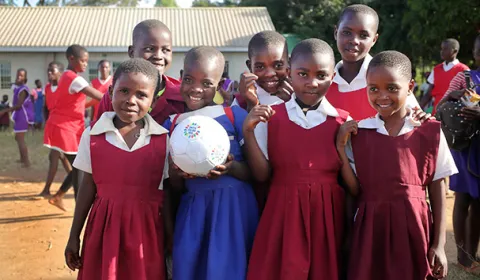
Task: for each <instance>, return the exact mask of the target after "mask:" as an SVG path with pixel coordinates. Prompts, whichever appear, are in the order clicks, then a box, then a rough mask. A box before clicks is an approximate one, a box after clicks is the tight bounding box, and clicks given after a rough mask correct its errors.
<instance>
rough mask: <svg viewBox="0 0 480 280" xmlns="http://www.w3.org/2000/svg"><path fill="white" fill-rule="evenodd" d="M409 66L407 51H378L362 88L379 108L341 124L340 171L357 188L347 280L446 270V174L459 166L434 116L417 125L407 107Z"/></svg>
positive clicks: (419, 278)
mask: <svg viewBox="0 0 480 280" xmlns="http://www.w3.org/2000/svg"><path fill="white" fill-rule="evenodd" d="M411 73H412V71H411V63H410V61H409V60H408V58H407V57H406V56H405V55H403V54H401V53H399V52H396V51H386V52H382V53H379V54H378V55H376V56H375V57H374V58H373V59H372V61H371V62H370V65H369V67H368V70H367V89H368V97H369V102H370V105H371V106H372V107H373V108H374V109H375V110H376V111H377V112H378V114H377V115H376V117H373V118H370V119H365V120H362V121H360V122H359V123H358V124H357V123H356V122H355V121H349V122H346V123H345V124H343V125H342V127H341V128H340V130H339V134H338V137H337V149H338V153H339V155H340V158H341V160H342V162H343V166H342V176H343V178H344V180H345V182H346V183H347V185H348V189H349V191H350V192H351V193H352V194H353V195H358V201H357V207H358V208H357V211H356V215H355V218H354V226H353V236H352V246H351V254H350V261H349V267H348V279H349V280H377V279H378V280H380V279H381V280H383V279H389V280H397V279H398V280H399V279H409V280H410V279H411V280H424V279H426V278H430V277H432V276H433V277H435V278H438V279H441V278H444V277H445V276H446V275H447V259H446V256H445V250H444V246H445V177H447V176H450V175H452V174H455V173H457V172H458V171H457V169H456V167H455V163H454V161H453V158H452V155H451V154H450V151H449V149H448V145H447V142H446V140H445V136H444V135H443V133H442V132H441V128H440V123H439V122H437V121H426V122H425V123H423V124H421V123H420V122H418V121H416V120H415V119H414V118H413V117H412V115H411V113H410V112H408V110H407V109H406V100H407V97H408V96H409V95H410V94H412V90H413V87H414V82H413V80H412V76H411ZM351 134H353V137H352V138H351V140H349V138H350V135H351ZM427 188H428V192H429V197H430V202H431V204H432V210H430V207H429V205H428V203H427V201H426V195H425V190H426V189H427Z"/></svg>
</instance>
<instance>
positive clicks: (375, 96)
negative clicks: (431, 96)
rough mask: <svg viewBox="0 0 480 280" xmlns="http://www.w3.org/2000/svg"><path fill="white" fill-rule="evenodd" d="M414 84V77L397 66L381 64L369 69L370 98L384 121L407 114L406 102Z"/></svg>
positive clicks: (368, 87) (371, 103)
mask: <svg viewBox="0 0 480 280" xmlns="http://www.w3.org/2000/svg"><path fill="white" fill-rule="evenodd" d="M414 86H415V83H414V81H413V80H412V79H409V78H408V77H405V75H402V73H400V71H399V70H397V69H395V68H392V67H387V66H383V65H379V66H375V67H371V68H369V69H368V72H367V90H368V100H369V102H370V105H371V106H372V107H373V108H374V109H375V110H376V111H377V112H378V113H379V114H380V116H381V117H382V119H383V120H384V121H386V120H387V119H391V118H397V117H398V118H403V117H405V116H406V114H407V109H406V107H405V104H406V101H407V97H408V96H409V95H410V94H412V92H413V87H414Z"/></svg>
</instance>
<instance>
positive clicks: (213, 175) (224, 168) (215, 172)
mask: <svg viewBox="0 0 480 280" xmlns="http://www.w3.org/2000/svg"><path fill="white" fill-rule="evenodd" d="M232 165H233V155H232V154H229V155H228V157H227V161H226V162H225V163H224V164H223V165H218V166H215V168H214V169H212V170H210V172H208V174H207V179H218V178H219V177H220V176H222V175H225V174H228V172H229V171H230V169H231V168H232Z"/></svg>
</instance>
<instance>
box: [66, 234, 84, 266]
mask: <svg viewBox="0 0 480 280" xmlns="http://www.w3.org/2000/svg"><path fill="white" fill-rule="evenodd" d="M79 252H80V239H78V238H77V239H72V238H70V239H68V243H67V247H66V248H65V262H66V263H67V266H68V268H70V269H71V270H73V271H75V269H80V268H81V267H82V260H81V259H80V255H79Z"/></svg>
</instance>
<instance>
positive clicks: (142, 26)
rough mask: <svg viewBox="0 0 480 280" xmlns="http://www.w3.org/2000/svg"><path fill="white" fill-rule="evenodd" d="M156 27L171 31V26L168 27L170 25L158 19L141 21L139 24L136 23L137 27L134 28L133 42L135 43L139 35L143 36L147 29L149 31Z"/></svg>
mask: <svg viewBox="0 0 480 280" xmlns="http://www.w3.org/2000/svg"><path fill="white" fill-rule="evenodd" d="M156 28H161V29H165V30H167V31H168V33H171V31H170V28H168V26H167V25H165V23H163V22H161V21H159V20H156V19H147V20H144V21H141V22H139V23H138V24H137V25H135V28H133V33H132V44H133V45H135V41H137V39H138V36H142V35H143V34H144V33H145V31H149V30H151V29H156Z"/></svg>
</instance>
